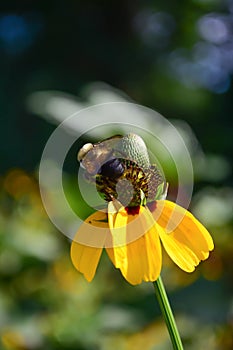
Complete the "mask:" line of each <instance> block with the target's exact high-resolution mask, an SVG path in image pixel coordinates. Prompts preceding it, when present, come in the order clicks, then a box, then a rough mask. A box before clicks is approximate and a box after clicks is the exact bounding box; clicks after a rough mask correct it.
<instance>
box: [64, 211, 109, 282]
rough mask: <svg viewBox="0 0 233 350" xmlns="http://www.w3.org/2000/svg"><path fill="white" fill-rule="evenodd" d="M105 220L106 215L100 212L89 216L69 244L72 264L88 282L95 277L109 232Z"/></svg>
mask: <svg viewBox="0 0 233 350" xmlns="http://www.w3.org/2000/svg"><path fill="white" fill-rule="evenodd" d="M106 220H107V214H106V213H104V212H101V211H100V212H96V213H94V214H92V215H91V216H89V217H88V218H87V219H86V220H85V222H83V224H82V225H81V226H80V228H79V230H78V232H77V233H76V235H75V237H74V239H73V242H72V244H71V250H70V254H71V260H72V263H73V265H74V266H75V268H76V269H77V270H78V271H79V272H81V273H83V274H84V276H85V278H86V279H87V281H89V282H90V281H91V280H92V279H93V277H94V275H95V272H96V268H97V265H98V263H99V259H100V256H101V253H102V248H103V246H104V243H105V239H106V236H107V233H108V232H109V228H108V223H107V221H106ZM83 242H84V243H85V244H83Z"/></svg>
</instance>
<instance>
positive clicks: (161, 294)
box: [153, 276, 183, 350]
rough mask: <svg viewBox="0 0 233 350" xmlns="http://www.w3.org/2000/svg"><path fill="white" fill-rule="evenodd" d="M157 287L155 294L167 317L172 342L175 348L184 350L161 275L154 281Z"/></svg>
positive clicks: (175, 349) (165, 317)
mask: <svg viewBox="0 0 233 350" xmlns="http://www.w3.org/2000/svg"><path fill="white" fill-rule="evenodd" d="M153 285H154V288H155V295H156V297H157V299H158V302H159V306H160V308H161V311H162V314H163V317H164V319H165V322H166V325H167V329H168V332H169V334H170V338H171V342H172V345H173V349H174V350H183V345H182V342H181V339H180V335H179V332H178V329H177V326H176V321H175V319H174V316H173V313H172V309H171V306H170V303H169V300H168V297H167V293H166V291H165V288H164V285H163V281H162V278H161V277H160V276H159V278H158V279H157V281H155V282H153Z"/></svg>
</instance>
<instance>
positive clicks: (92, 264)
mask: <svg viewBox="0 0 233 350" xmlns="http://www.w3.org/2000/svg"><path fill="white" fill-rule="evenodd" d="M101 253H102V248H93V247H88V246H85V245H83V244H79V243H77V242H72V244H71V250H70V255H71V260H72V263H73V265H74V267H75V268H76V269H77V270H78V271H79V272H81V273H83V275H84V277H85V278H86V280H87V281H88V282H91V281H92V279H93V278H94V276H95V272H96V268H97V266H98V263H99V259H100V256H101Z"/></svg>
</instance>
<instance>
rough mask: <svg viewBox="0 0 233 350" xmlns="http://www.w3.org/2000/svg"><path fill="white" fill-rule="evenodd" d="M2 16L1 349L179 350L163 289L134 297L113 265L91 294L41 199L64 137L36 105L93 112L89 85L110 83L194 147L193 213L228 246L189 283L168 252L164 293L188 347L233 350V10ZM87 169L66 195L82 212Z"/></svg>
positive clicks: (71, 4) (129, 8) (104, 264)
mask: <svg viewBox="0 0 233 350" xmlns="http://www.w3.org/2000/svg"><path fill="white" fill-rule="evenodd" d="M0 11H1V12H0V74H1V80H0V105H1V131H2V132H1V153H0V157H1V158H0V164H1V177H0V200H1V211H0V276H1V280H0V286H1V289H0V310H1V312H0V337H1V338H0V339H1V348H2V349H14V350H33V349H36V350H39V349H45V350H46V349H48V350H55V349H56V350H57V349H69V350H72V349H80V350H84V349H86V350H92V349H93V350H94V349H95V350H96V349H103V350H105V349H109V348H113V349H115V348H117V349H119V350H121V349H123V350H125V349H126V350H130V349H141V348H142V347H143V348H144V349H145V350H146V349H148V350H152V349H158V350H159V349H161V350H163V349H170V348H171V347H170V341H169V338H168V334H167V331H166V328H165V325H164V322H163V320H162V318H161V315H160V311H159V308H158V306H157V304H156V301H155V300H154V295H153V289H152V286H151V285H150V284H146V283H145V284H142V285H140V286H138V287H132V286H130V285H128V284H127V283H126V282H125V281H124V280H123V278H122V277H121V275H120V273H119V272H118V271H116V270H115V269H114V268H113V266H112V265H111V263H110V262H109V261H108V259H107V258H106V256H105V255H104V256H103V257H102V258H101V264H100V267H99V269H98V271H97V275H96V277H95V279H94V281H93V282H92V283H91V284H89V283H87V282H86V281H85V280H84V279H83V277H82V276H81V275H79V274H78V273H77V271H75V270H74V268H73V267H72V265H71V262H70V259H69V242H68V239H67V238H65V237H64V236H63V235H62V234H61V233H59V232H58V231H57V230H56V229H55V228H54V226H53V225H52V223H51V222H50V221H49V219H48V217H47V214H46V212H45V210H44V209H43V205H42V202H41V199H40V193H39V186H38V178H37V176H38V175H37V172H38V171H37V169H38V165H39V162H40V157H41V154H42V151H43V148H44V145H45V143H46V141H47V139H48V137H49V136H50V134H51V132H52V131H53V130H54V128H55V126H54V125H52V124H51V123H48V121H46V120H44V119H40V118H38V116H37V115H41V116H42V115H43V113H41V108H42V109H43V107H44V104H43V103H44V102H43V101H42V100H41V103H42V105H41V106H39V105H37V107H36V108H37V110H35V108H34V109H33V108H32V106H31V105H30V104H29V102H28V101H29V99H30V98H31V96H32V94H33V93H36V92H38V91H55V94H58V93H62V94H61V96H63V97H64V96H65V94H67V95H66V101H68V102H69V104H66V106H71V104H70V102H71V101H74V102H75V103H80V101H82V103H87V101H88V99H89V98H90V91H89V90H88V86H90V83H92V82H95V81H103V82H105V83H107V84H110V85H111V86H114V87H115V88H117V89H118V92H119V94H121V92H122V96H123V97H124V98H125V96H126V95H127V96H128V97H129V98H130V99H132V100H134V101H136V102H137V103H139V104H142V105H145V106H148V107H150V108H153V109H155V110H157V111H159V112H160V113H162V114H163V115H164V116H166V117H167V118H169V119H170V120H171V121H174V122H176V123H178V124H176V125H178V126H179V130H180V131H181V133H182V135H183V136H184V138H185V140H186V143H189V142H190V145H191V146H190V148H189V150H190V149H192V150H193V153H191V154H192V160H193V161H194V172H195V187H194V197H193V201H192V203H191V210H192V211H193V212H194V213H195V214H196V215H197V216H198V218H199V219H200V220H201V221H202V222H203V223H204V224H205V225H206V226H207V228H208V229H209V230H210V232H211V233H212V235H213V237H214V241H215V246H216V248H215V250H214V251H213V253H211V256H210V258H209V259H208V260H207V261H206V262H205V263H203V264H201V265H200V266H199V267H198V268H197V270H196V271H195V273H193V274H190V275H188V274H185V273H184V272H182V271H180V270H179V269H178V268H176V266H174V265H173V263H172V262H171V261H170V260H169V258H168V257H167V256H166V255H165V253H164V257H163V260H164V267H163V275H164V281H165V285H166V286H167V289H168V293H169V296H170V299H171V302H172V305H173V309H174V311H175V315H176V318H177V321H178V326H179V329H180V332H181V335H182V337H183V339H184V345H185V348H186V349H189V350H192V349H195V350H196V349H204V348H207V349H212V350H215V349H216V350H218V349H220V350H223V349H224V350H228V349H229V350H230V349H232V348H233V336H232V334H233V309H232V287H233V286H232V281H233V268H232V267H233V263H232V256H233V245H232V235H233V233H232V230H233V210H232V209H233V188H232V176H231V175H232V174H231V171H232V169H231V164H232V148H233V147H232V146H233V138H232V113H233V104H232V95H233V85H232V82H231V80H232V72H233V32H232V28H233V22H232V12H233V1H232V0H224V1H220V0H208V1H207V0H206V1H205V0H193V1H182V2H180V1H177V0H175V1H173V2H167V1H148V2H143V1H140V0H139V1H136V2H133V1H129V0H128V1H110V2H109V1H105V0H102V1H100V2H96V1H86V2H84V1H79V0H68V1H66V2H65V1H63V0H61V1H56V2H55V1H50V2H48V1H45V0H41V1H33V2H32V1H27V0H24V1H23V0H22V1H20V2H18V1H10V2H2V3H1V5H0ZM124 94H125V95H124ZM52 96H53V95H52ZM68 102H67V103H68ZM67 113H68V111H67ZM36 114H37V115H36ZM64 117H65V115H64ZM177 120H179V121H177ZM180 120H182V122H181V121H180ZM73 155H74V156H75V152H74V153H73ZM180 157H182V154H181V155H180ZM70 159H71V158H70ZM75 162H76V160H75V158H74V157H73V165H72V166H71V167H70V168H69V169H68V170H67V172H66V173H65V174H64V183H65V185H66V190H67V192H68V193H67V196H68V197H69V198H70V200H71V202H72V204H73V205H74V206H75V205H76V206H78V203H79V202H78V200H77V202H76V201H75V195H74V193H73V184H74V182H75V174H76V172H75V167H76V166H77V164H76V163H75ZM169 169H171V167H170V165H168V167H167V171H168V172H169V171H170V170H169ZM169 174H170V175H169V176H170V179H169V182H170V185H171V193H170V195H171V196H172V191H173V190H174V191H175V186H176V184H175V181H174V182H173V181H172V172H171V171H170V173H169Z"/></svg>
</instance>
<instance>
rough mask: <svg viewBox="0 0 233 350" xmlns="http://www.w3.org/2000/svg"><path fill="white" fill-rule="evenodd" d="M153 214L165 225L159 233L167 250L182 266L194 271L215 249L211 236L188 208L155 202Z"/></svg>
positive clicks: (161, 224) (167, 202) (171, 203)
mask: <svg viewBox="0 0 233 350" xmlns="http://www.w3.org/2000/svg"><path fill="white" fill-rule="evenodd" d="M158 213H159V214H158ZM152 214H153V216H154V218H155V220H156V221H157V223H158V224H159V225H160V227H161V228H163V229H162V230H160V232H159V235H160V238H161V240H162V243H163V246H164V248H165V250H166V251H167V253H168V255H169V256H170V257H171V259H172V260H173V261H174V262H175V263H176V264H177V265H178V266H179V267H180V268H181V269H183V270H184V271H187V272H192V271H193V270H194V269H195V267H196V266H197V265H198V264H199V262H200V261H201V260H205V259H207V258H208V256H209V251H211V250H213V248H214V244H213V240H212V237H211V236H210V234H209V232H208V231H207V230H206V228H205V227H204V226H203V225H202V224H201V223H200V222H199V221H198V220H197V219H196V218H195V217H194V216H193V215H192V214H191V213H190V212H189V211H187V210H185V209H184V208H182V207H180V206H179V205H177V204H175V203H173V202H170V201H167V200H165V201H157V202H156V208H155V209H154V210H153V211H152Z"/></svg>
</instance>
